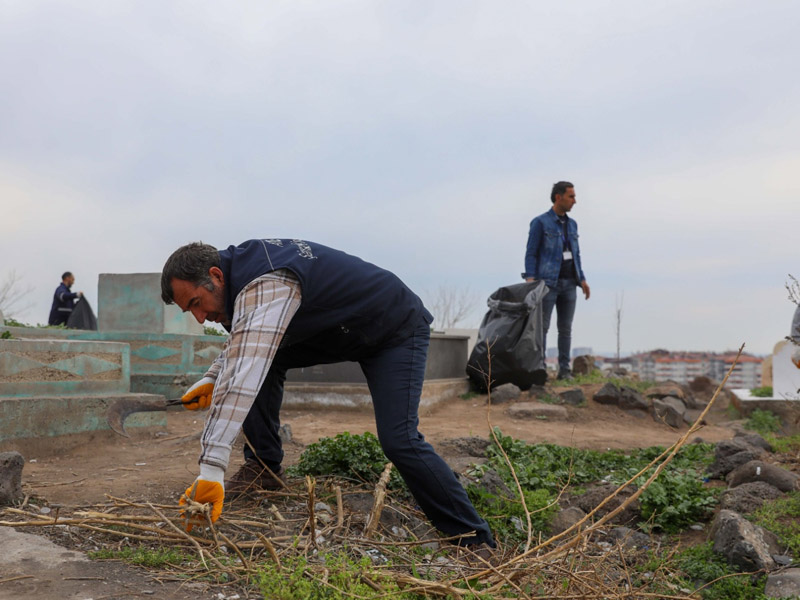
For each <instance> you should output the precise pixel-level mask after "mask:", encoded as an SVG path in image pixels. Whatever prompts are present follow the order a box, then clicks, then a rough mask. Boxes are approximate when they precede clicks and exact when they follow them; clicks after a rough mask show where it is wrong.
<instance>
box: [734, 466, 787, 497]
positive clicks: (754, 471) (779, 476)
mask: <svg viewBox="0 0 800 600" xmlns="http://www.w3.org/2000/svg"><path fill="white" fill-rule="evenodd" d="M798 480H800V477H799V476H798V475H796V474H795V473H792V472H791V471H787V470H786V469H782V468H780V467H778V466H775V465H773V464H770V463H765V462H763V461H760V460H751V461H750V462H749V463H747V464H744V465H742V466H741V467H736V468H735V469H734V470H733V471H731V472H730V473H728V477H727V481H728V487H732V488H734V487H737V486H740V485H742V484H743V483H749V482H752V481H765V482H767V483H769V484H770V485H773V486H775V487H776V488H778V489H779V490H780V491H782V492H791V491H793V490H796V489H798Z"/></svg>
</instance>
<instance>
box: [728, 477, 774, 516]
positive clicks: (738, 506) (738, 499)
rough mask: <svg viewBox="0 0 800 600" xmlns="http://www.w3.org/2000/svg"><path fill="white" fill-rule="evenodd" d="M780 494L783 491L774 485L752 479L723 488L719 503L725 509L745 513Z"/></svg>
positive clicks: (754, 509)
mask: <svg viewBox="0 0 800 600" xmlns="http://www.w3.org/2000/svg"><path fill="white" fill-rule="evenodd" d="M781 496H783V492H781V491H780V490H779V489H778V488H776V487H775V486H774V485H770V484H768V483H766V482H764V481H753V482H751V483H743V484H742V485H740V486H737V487H734V488H730V489H727V490H725V491H724V492H723V493H722V497H721V498H720V501H719V505H720V507H722V508H725V509H727V510H732V511H734V512H738V513H741V514H744V515H746V514H749V513H751V512H754V511H756V510H758V509H759V508H761V505H763V504H764V502H766V501H767V500H775V499H776V498H780V497H781Z"/></svg>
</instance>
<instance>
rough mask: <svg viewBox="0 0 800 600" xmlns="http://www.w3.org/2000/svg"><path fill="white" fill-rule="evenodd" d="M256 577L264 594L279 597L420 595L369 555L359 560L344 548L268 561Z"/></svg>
mask: <svg viewBox="0 0 800 600" xmlns="http://www.w3.org/2000/svg"><path fill="white" fill-rule="evenodd" d="M323 573H324V580H323ZM321 580H322V581H324V584H321V583H320V581H321ZM255 581H256V583H257V585H258V587H259V590H260V591H261V593H262V594H263V596H264V598H271V599H273V598H274V599H275V600H294V599H295V598H304V599H306V600H349V599H351V598H393V599H396V600H412V599H415V598H418V597H419V596H417V595H416V594H413V593H404V592H403V591H402V590H401V589H400V588H399V586H398V585H397V584H396V583H395V582H394V581H392V580H391V579H390V578H388V577H386V576H385V575H384V574H382V573H381V571H380V570H378V569H375V568H373V567H372V564H371V562H370V559H369V558H368V557H364V558H361V559H358V560H356V559H354V558H351V557H350V556H348V555H347V554H346V553H344V552H342V553H337V554H325V555H322V556H321V557H318V558H316V559H314V560H313V562H312V559H309V558H307V557H305V556H302V555H300V556H292V557H289V558H284V559H283V561H282V568H281V567H278V566H277V565H276V564H275V563H273V562H269V563H265V564H264V565H263V566H262V567H261V568H260V569H259V572H258V574H257V575H256V577H255ZM370 584H372V585H370ZM375 588H378V589H377V590H376V589H375Z"/></svg>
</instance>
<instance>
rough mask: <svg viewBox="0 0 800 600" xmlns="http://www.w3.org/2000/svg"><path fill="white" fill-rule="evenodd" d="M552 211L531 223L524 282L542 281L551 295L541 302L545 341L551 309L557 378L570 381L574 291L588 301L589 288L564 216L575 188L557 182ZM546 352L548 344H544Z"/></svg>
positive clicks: (573, 227) (571, 224) (574, 229)
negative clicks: (553, 322) (555, 335)
mask: <svg viewBox="0 0 800 600" xmlns="http://www.w3.org/2000/svg"><path fill="white" fill-rule="evenodd" d="M550 201H551V202H552V203H553V208H551V209H550V210H548V211H547V212H546V213H543V214H541V215H539V216H538V217H536V218H535V219H534V220H533V221H531V227H530V232H529V234H528V248H527V251H526V252H525V272H524V273H523V274H522V277H523V278H524V279H525V281H536V280H538V279H543V280H544V282H545V284H546V285H547V287H548V288H550V291H549V292H548V293H547V295H546V296H545V297H544V300H542V318H543V326H544V337H545V340H546V339H547V331H548V330H549V329H550V317H551V316H552V314H553V307H555V309H556V314H557V321H556V325H557V327H558V378H559V379H571V378H572V372H571V370H570V360H569V358H570V357H569V354H570V347H571V346H572V318H573V316H574V315H575V302H576V299H577V292H576V288H577V287H580V288H581V289H582V290H583V295H584V296H585V297H586V299H587V300H588V299H589V294H590V290H589V284H588V283H586V277H585V276H584V274H583V268H582V267H581V251H580V248H579V247H578V224H577V223H576V222H575V220H574V219H570V218H569V217H568V216H567V213H568V212H569V211H571V210H572V207H573V206H575V186H574V185H572V184H571V183H570V182H569V181H559V182H558V183H556V184H554V185H553V190H552V191H551V192H550ZM544 347H545V349H546V348H547V343H546V341H545V343H544Z"/></svg>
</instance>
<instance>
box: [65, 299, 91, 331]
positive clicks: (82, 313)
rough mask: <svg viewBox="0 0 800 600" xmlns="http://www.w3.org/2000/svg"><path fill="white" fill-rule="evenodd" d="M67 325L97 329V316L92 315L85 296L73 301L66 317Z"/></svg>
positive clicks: (71, 327) (72, 327)
mask: <svg viewBox="0 0 800 600" xmlns="http://www.w3.org/2000/svg"><path fill="white" fill-rule="evenodd" d="M67 327H69V328H70V329H91V330H92V331H97V317H95V316H94V311H93V310H92V307H91V306H89V302H88V301H87V300H86V298H85V297H84V298H81V299H80V300H78V301H77V302H76V303H75V307H74V308H73V309H72V314H71V315H70V316H69V319H67Z"/></svg>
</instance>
